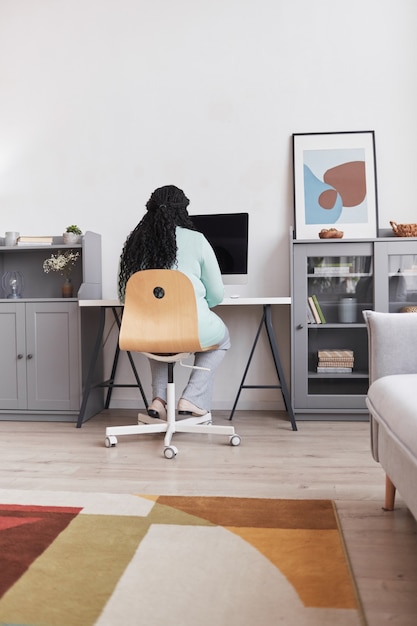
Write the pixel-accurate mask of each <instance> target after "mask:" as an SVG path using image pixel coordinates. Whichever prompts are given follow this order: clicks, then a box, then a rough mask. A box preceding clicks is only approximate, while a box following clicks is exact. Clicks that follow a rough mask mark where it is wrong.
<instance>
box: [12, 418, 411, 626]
mask: <svg viewBox="0 0 417 626" xmlns="http://www.w3.org/2000/svg"><path fill="white" fill-rule="evenodd" d="M226 418H227V415H226V414H225V413H221V412H216V413H214V422H215V423H219V424H221V423H223V424H229V421H228V420H227V419H226ZM135 419H136V412H134V411H127V410H121V411H116V410H110V411H104V412H103V413H101V414H100V415H97V416H95V417H94V418H93V419H91V420H90V421H89V422H87V423H85V424H84V425H83V427H82V428H81V429H76V428H75V425H74V424H61V423H46V422H17V423H14V422H0V446H1V447H0V450H1V454H0V477H1V478H0V486H1V488H16V489H29V490H36V489H41V490H45V489H46V490H52V491H54V490H68V491H100V492H113V493H139V494H140V493H142V494H182V495H194V494H195V495H197V494H198V495H227V496H248V497H273V498H329V499H332V500H334V501H335V502H336V505H337V509H338V512H339V517H340V520H341V525H342V528H343V533H344V537H345V540H346V544H347V549H348V554H349V557H350V560H351V565H352V568H353V571H354V573H355V577H356V581H357V584H358V589H359V594H360V597H361V600H362V603H363V606H364V611H365V615H366V619H367V623H368V626H382V625H383V624H389V625H392V626H415V625H416V624H417V523H416V521H415V520H414V518H413V517H412V516H411V514H410V513H409V511H408V510H407V508H406V507H405V505H404V503H403V501H402V500H401V498H400V497H398V501H397V508H396V510H395V511H394V512H391V513H388V512H384V511H383V510H382V504H383V496H384V473H383V471H382V469H381V468H380V467H379V465H378V464H377V463H375V461H374V460H373V459H372V457H371V453H370V448H369V432H368V429H369V426H368V424H367V423H364V422H340V423H337V422H298V427H299V430H298V431H297V432H293V431H292V430H291V428H290V424H289V422H288V421H287V419H286V415H285V414H284V413H267V412H263V413H259V414H254V413H253V412H244V411H242V412H239V411H238V412H236V414H235V417H234V419H233V425H234V426H235V428H236V431H237V432H238V433H239V434H240V435H241V437H242V444H241V445H240V446H239V447H231V446H229V445H226V440H225V439H224V438H222V437H217V436H213V435H210V436H209V437H207V436H205V435H190V434H177V435H176V436H175V444H176V446H177V447H178V449H179V452H178V456H177V457H176V458H175V459H173V460H167V459H165V458H164V457H163V455H162V450H163V443H162V438H161V435H147V436H146V437H142V438H138V437H137V436H126V437H119V443H118V445H117V446H116V447H115V448H110V449H108V448H106V447H105V446H104V433H105V427H106V426H110V425H116V424H124V423H126V424H128V423H134V422H135ZM150 626H151V625H150Z"/></svg>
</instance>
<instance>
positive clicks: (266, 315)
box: [229, 304, 297, 430]
mask: <svg viewBox="0 0 417 626" xmlns="http://www.w3.org/2000/svg"><path fill="white" fill-rule="evenodd" d="M264 325H265V329H266V333H267V336H268V341H269V346H270V348H271V353H272V357H273V359H274V365H275V371H276V373H277V377H278V380H279V382H280V384H279V385H245V384H244V383H245V380H246V375H247V373H248V370H249V366H250V364H251V361H252V357H253V354H254V352H255V348H256V345H257V343H258V339H259V335H260V334H261V330H262V327H263V326H264ZM242 389H281V392H282V397H283V400H284V404H285V408H286V410H287V413H288V416H289V418H290V421H291V426H292V429H293V430H297V424H296V422H295V417H294V412H293V410H292V405H291V397H290V394H289V391H288V387H287V384H286V382H285V377H284V372H283V369H282V365H281V360H280V358H279V352H278V346H277V342H276V338H275V332H274V327H273V325H272V318H271V305H270V304H264V307H263V315H262V319H261V322H260V324H259V327H258V331H257V333H256V337H255V341H254V342H253V346H252V350H251V352H250V355H249V359H248V362H247V364H246V368H245V372H244V374H243V378H242V382H241V383H240V386H239V391H238V392H237V396H236V399H235V402H234V404H233V408H232V412H231V414H230V417H229V420H231V419H232V418H233V415H234V412H235V410H236V405H237V403H238V400H239V397H240V393H241V391H242Z"/></svg>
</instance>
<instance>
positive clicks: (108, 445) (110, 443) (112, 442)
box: [104, 435, 117, 448]
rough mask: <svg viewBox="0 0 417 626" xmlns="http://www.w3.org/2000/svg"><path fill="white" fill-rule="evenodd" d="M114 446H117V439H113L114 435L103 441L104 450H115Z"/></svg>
mask: <svg viewBox="0 0 417 626" xmlns="http://www.w3.org/2000/svg"><path fill="white" fill-rule="evenodd" d="M116 444H117V437H115V436H114V435H109V436H108V437H106V438H105V440H104V445H105V446H106V448H115V447H116Z"/></svg>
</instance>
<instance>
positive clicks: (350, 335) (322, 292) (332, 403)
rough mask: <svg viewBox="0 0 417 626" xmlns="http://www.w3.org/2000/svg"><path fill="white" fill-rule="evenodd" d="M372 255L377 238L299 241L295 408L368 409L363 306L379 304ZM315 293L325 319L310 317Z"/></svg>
mask: <svg viewBox="0 0 417 626" xmlns="http://www.w3.org/2000/svg"><path fill="white" fill-rule="evenodd" d="M372 260H373V247H372V244H371V243H363V244H362V243H358V244H356V243H352V242H337V243H330V242H323V243H320V242H317V243H311V244H310V243H308V244H298V245H294V265H293V324H294V330H293V337H294V339H293V344H294V345H293V378H292V380H293V399H294V409H295V410H298V409H301V410H303V409H305V410H306V412H309V410H310V411H312V412H316V413H319V412H322V414H323V415H324V414H325V413H326V412H327V413H330V412H331V411H334V412H335V413H349V412H352V413H355V412H365V411H366V405H365V395H366V392H367V389H368V350H367V347H368V344H367V333H366V326H365V323H364V320H363V316H362V311H363V310H365V309H373V308H374V304H373V300H374V286H373V268H372V265H373V263H372ZM313 296H314V297H315V298H316V299H317V301H318V304H319V307H320V308H321V311H322V314H323V319H324V323H323V320H322V322H321V323H317V322H316V321H314V320H312V319H311V317H310V316H309V312H308V300H309V298H311V297H313ZM346 310H348V314H347V313H346ZM352 310H353V312H352ZM342 351H343V352H342ZM323 353H324V354H323ZM352 355H353V363H352V362H351V360H352ZM320 356H322V360H320V361H319V357H320ZM336 357H338V359H336Z"/></svg>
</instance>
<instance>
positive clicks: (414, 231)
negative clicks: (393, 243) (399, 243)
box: [390, 222, 417, 237]
mask: <svg viewBox="0 0 417 626" xmlns="http://www.w3.org/2000/svg"><path fill="white" fill-rule="evenodd" d="M390 224H391V227H392V230H393V231H394V235H395V236H396V237H417V224H397V222H390Z"/></svg>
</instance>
